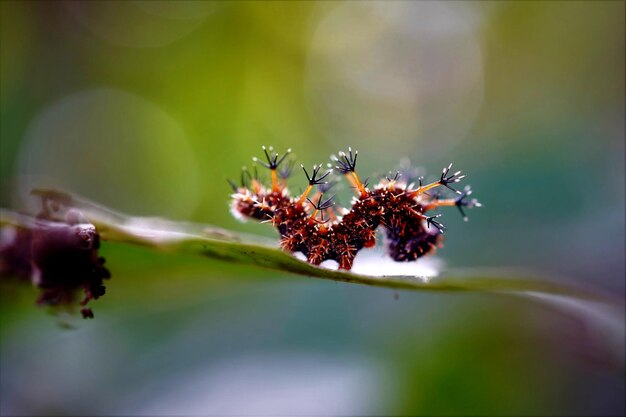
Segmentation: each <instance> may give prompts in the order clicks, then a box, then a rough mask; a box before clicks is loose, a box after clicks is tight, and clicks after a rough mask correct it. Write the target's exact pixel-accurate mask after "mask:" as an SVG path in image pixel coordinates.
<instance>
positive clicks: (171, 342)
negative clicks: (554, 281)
mask: <svg viewBox="0 0 626 417" xmlns="http://www.w3.org/2000/svg"><path fill="white" fill-rule="evenodd" d="M0 11H1V24H0V31H1V44H0V47H1V48H0V58H1V62H0V64H1V66H0V81H1V84H0V87H1V91H0V106H1V112H0V122H1V127H0V129H1V130H0V132H1V142H0V145H1V148H0V150H1V152H0V179H1V182H0V187H1V194H0V203H1V205H2V206H3V207H11V208H14V209H21V208H23V207H27V206H28V205H29V204H30V200H29V195H28V194H29V191H30V189H31V188H33V187H54V188H58V189H62V190H66V191H70V192H73V193H77V194H80V195H83V196H85V197H87V198H90V199H92V200H95V201H98V202H101V203H103V204H105V205H107V206H109V207H112V208H114V209H117V210H121V211H124V212H127V213H130V214H132V215H137V216H162V217H168V218H172V219H177V220H189V221H197V222H203V223H210V224H214V225H218V226H220V227H224V228H228V229H232V230H238V231H245V232H249V233H256V234H262V235H266V236H270V237H271V236H275V232H274V230H273V229H272V228H271V227H270V226H269V225H267V224H252V223H246V224H242V223H239V222H237V221H236V220H235V219H234V218H232V217H231V215H230V213H229V209H228V202H229V194H230V193H231V189H230V187H229V185H228V184H227V182H226V178H232V179H238V178H239V175H240V172H241V167H242V166H243V165H247V166H249V167H251V163H252V161H251V157H252V156H259V157H260V156H262V154H261V145H268V146H269V145H273V146H274V147H275V148H276V150H277V151H278V152H280V153H282V152H283V151H284V150H286V149H287V148H292V149H293V153H294V155H295V157H296V159H297V162H298V163H303V164H305V165H306V166H311V165H312V164H316V163H326V162H327V161H328V157H329V155H330V154H331V153H336V152H337V151H338V150H341V149H346V148H347V147H348V146H352V148H353V149H358V150H359V173H360V175H362V176H363V177H369V178H370V184H372V185H373V184H375V183H376V182H377V179H378V178H379V177H381V176H384V175H385V174H386V173H387V172H388V171H390V170H393V169H395V168H396V167H397V164H398V162H399V161H400V160H401V159H402V158H407V157H408V158H410V159H411V161H412V162H414V163H415V164H417V165H419V166H423V167H424V168H426V169H427V172H428V173H429V174H430V175H427V178H433V179H434V178H436V177H437V176H438V175H439V174H440V172H441V171H440V170H441V168H442V167H443V166H447V164H448V163H449V162H454V164H455V167H457V168H458V169H462V170H463V171H464V172H466V173H467V174H468V177H467V178H466V179H465V180H464V183H469V184H471V185H472V187H473V189H474V190H475V192H474V196H476V197H477V198H478V199H479V200H480V201H481V202H482V203H483V205H484V207H483V208H481V209H475V210H472V211H471V212H470V213H469V215H470V220H469V222H467V223H465V222H463V220H462V219H461V216H459V215H458V213H457V212H456V210H455V209H454V208H452V209H450V210H448V211H442V213H444V215H443V217H441V219H440V220H441V221H442V222H443V223H444V224H446V226H448V230H447V232H446V242H445V247H444V248H443V249H442V250H440V251H439V252H438V253H437V256H438V257H439V258H440V259H441V260H442V261H443V262H444V263H445V264H446V265H448V266H451V267H466V266H506V267H509V266H513V267H526V268H532V269H537V270H541V271H545V273H547V274H550V275H555V276H559V277H562V279H563V280H568V281H569V282H572V283H576V284H581V285H585V286H588V287H593V288H598V289H599V290H600V291H605V292H613V293H615V294H617V295H618V296H620V294H623V292H624V288H625V282H624V253H625V247H624V245H625V243H624V242H625V224H624V222H625V220H624V214H625V213H624V211H625V209H624V200H625V196H624V187H625V184H624V133H625V132H624V112H625V107H624V88H625V86H624V47H625V45H624V37H625V34H624V26H625V22H624V19H625V18H624V2H619V1H615V2H601V1H598V2H584V1H580V2H561V1H558V2H493V3H492V2H452V1H449V2H448V1H446V2H426V1H424V2H417V1H416V2H373V1H367V2H357V1H350V2H331V1H329V2H316V3H313V2H245V1H240V2H209V1H199V2H187V1H175V2H174V1H173V2H165V1H130V2H121V1H119V2H118V1H101V2H100V1H88V2H74V1H59V2H54V1H46V2H29V1H2V2H0ZM261 174H262V175H265V177H266V178H267V177H268V175H267V172H261ZM303 180H305V177H304V175H303V173H302V172H301V171H300V170H299V169H296V170H295V172H294V174H293V177H292V178H291V179H290V189H291V190H292V191H293V192H294V193H296V194H297V193H298V192H299V190H300V189H302V188H303V186H304V185H305V182H304V181H303ZM337 192H338V194H339V195H338V201H339V203H341V204H342V205H344V206H346V205H349V198H350V193H351V190H350V189H349V187H348V186H347V185H343V186H340V187H338V191H337ZM101 252H102V254H103V255H104V256H105V257H106V258H107V266H108V267H109V269H110V270H111V272H112V275H113V277H112V279H111V281H109V282H107V294H106V295H105V296H104V297H102V298H101V299H99V300H98V301H96V302H94V303H93V304H92V305H91V306H92V307H93V309H94V312H95V315H96V318H95V319H94V320H91V321H81V320H80V319H78V318H77V317H76V316H69V317H61V318H58V317H54V316H51V315H48V314H46V312H45V310H44V309H38V308H35V306H34V299H35V298H36V295H37V292H36V290H35V289H33V288H29V287H28V286H26V287H25V288H23V287H21V286H18V285H3V286H2V287H1V288H2V299H1V300H2V307H1V310H0V311H1V314H2V316H1V323H2V327H1V332H0V335H1V345H0V354H1V357H0V360H1V362H0V365H1V366H0V377H1V380H0V382H1V384H0V412H1V413H2V414H3V415H140V414H142V415H178V414H181V415H196V414H198V415H228V414H236V415H248V414H255V415H455V416H456V415H542V416H545V415H620V414H623V413H624V398H623V394H624V378H623V375H622V372H623V369H620V368H618V369H616V368H615V367H614V366H612V365H611V364H607V363H604V362H603V361H602V353H601V352H597V351H595V350H594V349H596V345H597V343H596V342H598V340H594V338H597V337H601V336H598V335H591V334H590V332H588V329H586V328H585V326H584V325H583V324H582V323H580V322H579V321H577V320H576V319H573V318H572V317H569V316H567V315H565V314H563V313H562V312H560V311H558V310H556V309H553V308H550V307H547V306H545V305H541V304H538V303H531V302H528V301H526V300H522V299H517V298H512V297H511V298H509V297H507V296H503V295H501V296H487V295H485V296H479V295H461V294H429V293H411V292H401V293H399V297H396V294H394V292H393V291H390V290H385V289H380V288H369V287H361V286H357V285H349V284H338V283H333V282H325V281H319V280H315V279H306V278H302V277H295V276H291V275H288V274H285V273H276V272H272V271H267V270H262V269H255V268H252V267H242V266H238V265H232V264H227V263H222V262H218V261H211V260H207V259H197V258H194V257H191V256H180V255H174V254H161V253H156V252H151V251H149V250H146V249H140V248H136V247H132V246H130V245H128V246H127V245H122V244H107V243H106V242H105V243H104V245H103V248H102V251H101ZM418 262H419V261H418ZM622 297H623V296H622ZM60 323H63V324H69V325H70V326H71V327H72V328H71V329H67V328H65V327H66V326H62V325H59V324H60ZM606 336H607V337H610V335H606Z"/></svg>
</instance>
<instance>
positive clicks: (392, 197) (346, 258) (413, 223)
mask: <svg viewBox="0 0 626 417" xmlns="http://www.w3.org/2000/svg"><path fill="white" fill-rule="evenodd" d="M263 152H264V154H265V161H262V160H260V159H258V158H253V161H254V162H255V163H258V164H260V165H262V166H264V167H265V168H267V169H269V171H270V179H271V183H270V184H269V185H267V186H266V185H264V184H263V181H261V180H260V179H259V175H258V171H257V169H256V165H255V168H254V170H253V172H252V173H251V172H250V171H248V170H247V169H246V168H245V167H244V169H242V173H241V181H240V184H239V185H237V184H235V183H234V182H233V181H231V180H228V182H229V183H230V185H231V187H232V189H233V194H232V203H231V212H232V213H233V215H234V216H235V217H236V218H238V219H240V220H246V219H247V218H251V219H254V220H257V221H261V222H269V223H271V224H272V225H273V226H274V227H275V228H276V229H277V230H278V233H279V234H280V246H281V248H282V249H284V250H285V251H287V252H290V253H294V252H302V253H303V254H304V256H305V257H306V259H307V261H308V262H309V263H311V264H313V265H319V264H321V263H322V262H324V261H325V260H329V259H330V260H334V261H336V262H337V263H338V264H339V269H343V270H350V269H351V268H352V265H353V262H354V258H355V257H356V255H357V253H358V252H359V251H360V250H361V249H363V248H369V247H373V246H375V245H376V229H377V228H378V227H379V226H381V227H382V228H383V229H384V236H385V238H386V239H385V246H386V250H387V253H388V254H389V256H390V257H391V258H392V259H393V260H395V261H399V262H406V261H415V260H417V259H418V258H420V257H422V256H424V255H427V254H430V253H433V252H434V251H435V250H436V249H437V248H439V247H442V244H443V233H444V231H445V226H444V225H443V224H441V223H440V222H439V221H438V220H437V219H438V218H439V217H440V216H441V214H436V215H428V214H427V213H429V212H430V211H432V210H435V209H437V208H439V207H457V208H458V210H459V211H460V213H461V215H462V216H463V218H464V219H465V220H467V216H466V214H465V210H464V209H465V208H473V207H480V205H481V204H480V203H479V202H478V200H476V199H475V198H469V196H470V195H471V194H472V190H471V188H470V187H469V186H466V187H465V188H464V190H463V191H459V190H457V189H455V188H453V187H452V185H453V184H455V183H458V182H460V181H461V180H462V179H463V178H464V177H465V175H462V174H461V171H457V172H454V173H450V171H451V168H452V164H450V165H448V166H447V167H445V168H444V169H443V171H442V173H441V176H440V178H439V179H438V180H436V181H434V182H431V183H428V184H424V183H423V177H421V176H420V177H415V175H416V174H415V170H414V169H413V170H412V169H410V167H405V172H401V171H397V172H396V174H395V175H394V176H393V177H385V178H382V179H381V180H380V181H379V183H378V184H377V185H375V186H374V187H373V189H371V190H370V189H369V188H368V184H367V181H365V182H363V181H361V179H360V178H359V176H358V175H357V171H356V163H357V157H358V151H356V150H355V151H354V152H353V151H352V148H348V151H347V152H343V151H342V152H339V153H338V154H337V155H331V160H332V161H334V162H335V164H336V165H335V166H334V167H332V166H331V165H330V164H329V165H328V167H329V169H328V170H326V171H325V172H323V171H322V166H321V165H314V166H313V168H312V170H311V171H310V172H309V171H308V170H307V169H306V168H305V167H304V165H300V166H301V168H302V170H303V171H304V175H305V176H306V179H307V181H308V184H307V186H306V188H305V190H304V192H303V193H302V194H301V195H299V196H296V197H292V196H291V195H290V193H289V190H288V188H287V178H288V177H289V176H290V174H291V173H292V171H293V167H294V163H293V161H289V162H287V157H288V156H289V155H290V152H291V149H288V150H287V152H285V153H284V154H283V155H282V156H280V155H279V154H278V153H277V152H275V151H274V149H273V148H272V147H270V148H266V147H265V146H263ZM333 172H336V173H338V174H341V175H343V176H344V177H345V179H346V180H347V181H348V183H349V184H350V185H351V187H352V188H354V190H355V192H356V196H355V197H354V198H353V202H352V207H351V208H350V209H343V208H340V209H336V208H335V205H334V201H333V200H334V196H332V197H330V198H326V197H325V195H326V194H327V193H328V191H329V189H330V188H331V187H332V186H333V185H334V183H335V182H334V181H332V180H331V178H332V177H330V176H331V174H332V173H333ZM415 181H417V186H416V184H415ZM316 187H317V189H316V190H315V191H314V189H315V188H316ZM442 188H446V189H449V190H450V191H452V192H454V194H455V197H454V198H442V196H440V194H439V193H438V191H439V190H441V189H442ZM435 189H437V190H435Z"/></svg>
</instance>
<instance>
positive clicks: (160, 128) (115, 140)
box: [17, 88, 198, 218]
mask: <svg viewBox="0 0 626 417" xmlns="http://www.w3.org/2000/svg"><path fill="white" fill-rule="evenodd" d="M17 165H18V166H17V175H18V182H19V189H20V196H21V197H22V200H23V201H27V199H26V197H27V195H28V193H29V192H30V190H31V189H32V188H35V187H52V188H59V189H63V190H67V191H71V192H75V193H79V194H81V195H83V196H85V197H89V198H92V199H95V200H97V201H98V202H101V203H103V204H105V205H108V206H110V207H114V208H117V209H120V210H123V211H127V212H129V213H134V214H138V215H139V214H141V215H148V214H151V215H164V216H165V215H167V216H172V217H175V218H185V217H187V216H188V215H189V214H190V213H191V212H192V211H193V210H194V209H195V207H196V204H197V200H198V196H197V193H198V190H197V188H198V178H197V176H198V173H197V172H198V170H197V165H196V161H195V157H194V154H193V151H192V149H191V147H190V145H189V143H188V141H187V138H186V136H185V133H184V131H183V129H182V128H181V126H180V125H179V124H178V122H177V121H176V120H174V119H173V118H172V117H171V116H169V115H168V114H167V113H165V112H164V111H163V110H161V109H160V108H159V107H157V106H156V105H155V104H154V103H152V102H150V101H148V100H146V99H144V98H142V97H139V96H137V95H134V94H131V93H128V92H125V91H121V90H115V89H108V88H102V89H94V90H88V91H84V92H80V93H76V94H73V95H70V96H67V97H65V98H63V99H61V100H58V101H56V102H54V103H52V104H50V105H49V106H48V107H47V108H45V109H44V110H43V111H41V113H40V114H39V115H37V116H36V117H35V118H34V119H33V120H32V122H31V123H30V125H29V128H28V130H27V132H26V134H25V138H24V140H23V141H22V147H21V149H20V157H19V160H18V163H17Z"/></svg>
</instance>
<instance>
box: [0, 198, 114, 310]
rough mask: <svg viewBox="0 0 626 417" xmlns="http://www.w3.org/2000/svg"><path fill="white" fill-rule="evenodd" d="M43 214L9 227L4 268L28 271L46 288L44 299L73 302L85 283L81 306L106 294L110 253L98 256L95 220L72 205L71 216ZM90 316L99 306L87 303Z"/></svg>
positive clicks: (0, 250) (1, 257) (0, 269)
mask: <svg viewBox="0 0 626 417" xmlns="http://www.w3.org/2000/svg"><path fill="white" fill-rule="evenodd" d="M42 217H45V216H42V215H40V216H39V217H38V219H34V220H33V222H32V223H31V224H30V225H29V227H28V228H12V229H9V228H8V227H7V228H4V229H3V231H2V236H3V239H2V244H1V245H0V273H2V274H3V275H15V276H18V277H28V278H30V280H31V281H32V283H33V284H34V285H35V286H37V287H38V288H40V289H41V290H42V292H41V293H40V295H39V297H38V298H37V303H38V304H40V305H66V306H67V305H71V304H73V303H74V302H75V296H76V292H77V290H79V289H81V288H82V289H83V292H84V295H85V296H84V298H83V300H82V301H81V302H80V305H81V306H84V305H86V304H87V303H88V302H89V301H90V300H92V299H97V298H99V297H100V296H102V295H104V293H105V287H104V285H103V280H104V279H107V278H110V276H111V275H110V273H109V271H108V270H107V269H106V268H105V267H104V258H102V257H99V256H98V249H99V247H100V235H99V234H98V232H97V231H96V228H95V226H94V225H93V224H90V223H87V221H86V220H84V218H83V217H82V215H81V214H80V213H79V212H77V211H75V210H70V211H68V213H67V215H66V219H67V222H58V221H50V220H48V219H43V218H42ZM81 313H82V315H83V317H84V318H92V317H93V312H92V311H91V309H89V308H83V309H82V310H81Z"/></svg>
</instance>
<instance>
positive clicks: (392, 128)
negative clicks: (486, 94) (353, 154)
mask: <svg viewBox="0 0 626 417" xmlns="http://www.w3.org/2000/svg"><path fill="white" fill-rule="evenodd" d="M472 7H473V6H471V5H466V4H461V3H448V2H393V3H384V4H383V3H382V2H346V3H341V4H340V5H339V6H338V7H336V8H334V9H332V10H331V11H330V12H329V13H327V14H326V15H325V16H324V17H322V18H321V19H320V20H319V21H318V23H317V25H316V26H315V29H314V33H313V36H312V42H311V47H310V51H309V55H308V62H307V76H306V81H305V90H306V95H307V99H308V102H309V109H310V111H311V113H312V115H313V117H314V118H315V120H316V121H317V122H318V125H319V127H320V128H321V129H323V130H324V131H325V133H326V137H327V139H329V140H331V141H333V142H336V141H340V142H345V143H343V145H348V144H350V145H352V146H359V147H360V148H364V149H367V150H370V151H375V150H376V149H378V148H380V146H381V144H382V143H384V144H385V145H387V146H395V147H397V148H398V151H407V152H414V151H415V150H417V149H419V150H422V151H423V150H424V149H426V148H430V149H432V150H434V151H441V150H444V149H446V148H449V147H450V146H452V145H453V144H454V143H457V142H458V141H459V140H461V139H463V138H464V137H465V135H466V133H467V131H468V129H469V128H470V127H471V125H472V123H473V121H474V119H475V117H476V114H477V112H478V111H479V109H480V106H481V104H482V94H483V62H482V51H481V46H480V43H479V39H478V34H477V29H478V27H479V22H478V19H477V18H476V15H475V14H474V13H473V10H472Z"/></svg>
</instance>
